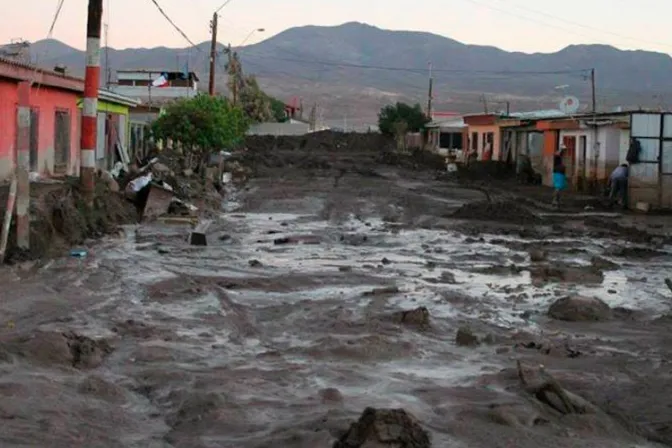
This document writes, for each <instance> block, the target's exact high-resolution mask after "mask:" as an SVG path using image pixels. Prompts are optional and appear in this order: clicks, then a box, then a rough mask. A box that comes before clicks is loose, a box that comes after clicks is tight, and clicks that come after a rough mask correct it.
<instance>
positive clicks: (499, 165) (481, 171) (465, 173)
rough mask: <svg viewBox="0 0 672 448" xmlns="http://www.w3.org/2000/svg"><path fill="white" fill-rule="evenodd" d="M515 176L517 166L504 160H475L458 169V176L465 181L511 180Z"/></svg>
mask: <svg viewBox="0 0 672 448" xmlns="http://www.w3.org/2000/svg"><path fill="white" fill-rule="evenodd" d="M515 176H516V170H515V167H514V166H513V165H510V164H508V163H504V162H482V161H479V162H473V163H470V164H469V165H460V166H459V168H458V170H457V178H458V179H459V180H464V181H479V180H481V181H491V180H509V179H513V178H514V177H515Z"/></svg>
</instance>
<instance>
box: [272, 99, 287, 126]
mask: <svg viewBox="0 0 672 448" xmlns="http://www.w3.org/2000/svg"><path fill="white" fill-rule="evenodd" d="M270 99H271V113H272V114H273V119H274V120H275V121H277V122H278V123H284V122H285V121H287V115H286V113H285V102H284V101H281V100H279V99H277V98H274V97H270Z"/></svg>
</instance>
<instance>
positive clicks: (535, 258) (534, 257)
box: [529, 248, 548, 263]
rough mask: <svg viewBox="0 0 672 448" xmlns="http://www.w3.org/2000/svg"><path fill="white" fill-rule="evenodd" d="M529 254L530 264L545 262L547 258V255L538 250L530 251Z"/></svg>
mask: <svg viewBox="0 0 672 448" xmlns="http://www.w3.org/2000/svg"><path fill="white" fill-rule="evenodd" d="M529 254H530V261H531V262H532V263H541V262H542V261H546V259H547V258H548V253H547V252H546V251H544V250H542V249H538V248H533V249H530V250H529Z"/></svg>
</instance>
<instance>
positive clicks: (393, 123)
mask: <svg viewBox="0 0 672 448" xmlns="http://www.w3.org/2000/svg"><path fill="white" fill-rule="evenodd" d="M399 122H404V123H405V129H406V130H407V131H408V132H419V131H420V130H422V129H423V128H424V127H425V125H426V124H427V123H429V122H430V119H429V118H428V117H427V115H425V113H424V112H423V111H422V108H421V107H420V105H419V104H416V105H415V106H410V105H408V104H405V103H397V104H395V105H388V106H385V107H383V108H382V109H381V110H380V113H379V114H378V128H379V129H380V132H382V133H383V134H385V135H390V136H397V135H396V134H397V133H398V131H399V130H400V129H402V128H403V126H401V125H400V124H399Z"/></svg>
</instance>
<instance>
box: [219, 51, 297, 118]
mask: <svg viewBox="0 0 672 448" xmlns="http://www.w3.org/2000/svg"><path fill="white" fill-rule="evenodd" d="M229 51H230V50H229ZM227 71H228V74H229V81H228V86H229V91H230V92H232V94H233V101H234V103H235V104H236V105H240V106H241V107H242V108H243V110H244V111H245V114H246V115H247V116H248V118H249V119H250V120H251V121H252V122H255V123H260V122H265V121H278V122H283V121H286V117H285V104H284V103H283V102H282V101H280V100H278V99H276V98H273V97H271V96H269V95H267V94H266V92H264V91H263V90H262V89H261V87H260V86H259V83H258V82H257V78H256V77H255V76H254V75H247V76H246V75H245V74H244V73H243V66H242V64H241V62H240V58H239V57H238V53H236V52H234V53H232V54H231V58H230V59H229V62H228V64H227Z"/></svg>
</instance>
